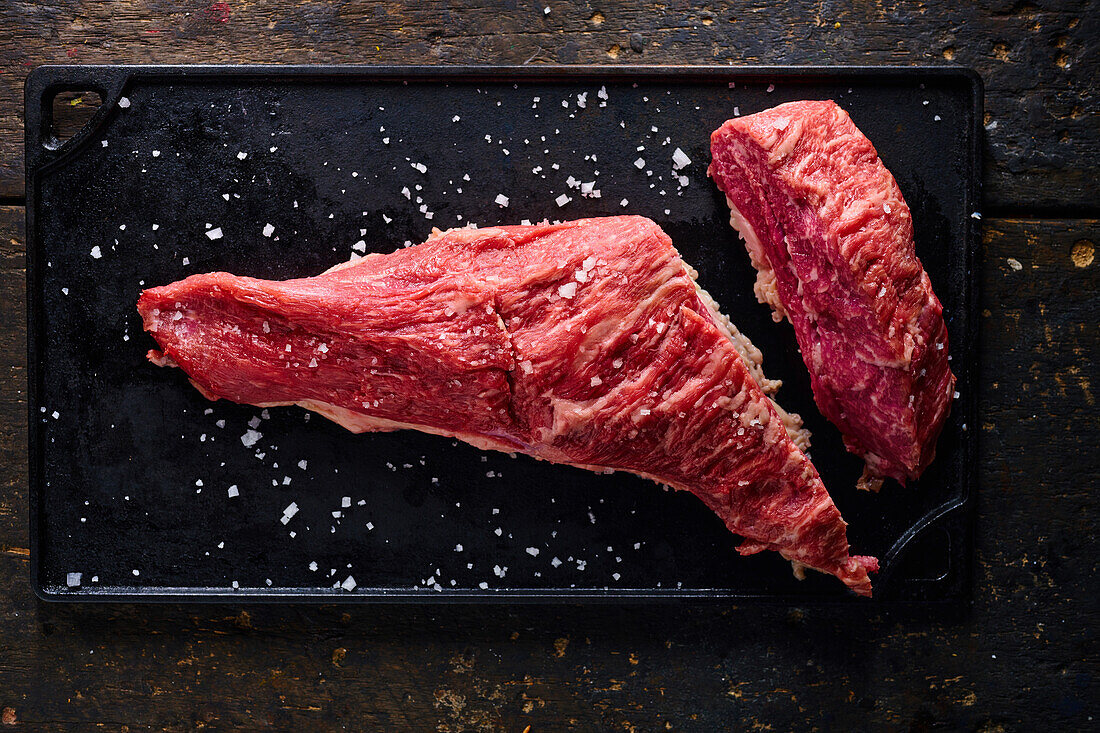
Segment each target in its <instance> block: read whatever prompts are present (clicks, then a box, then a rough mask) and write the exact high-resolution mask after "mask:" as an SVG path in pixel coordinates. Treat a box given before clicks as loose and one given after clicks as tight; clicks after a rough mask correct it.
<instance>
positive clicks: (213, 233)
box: [206, 227, 222, 240]
mask: <svg viewBox="0 0 1100 733" xmlns="http://www.w3.org/2000/svg"><path fill="white" fill-rule="evenodd" d="M206 236H207V237H208V238H209V239H211V240H215V239H221V238H222V228H221V227H214V228H213V229H211V230H209V231H208V232H206Z"/></svg>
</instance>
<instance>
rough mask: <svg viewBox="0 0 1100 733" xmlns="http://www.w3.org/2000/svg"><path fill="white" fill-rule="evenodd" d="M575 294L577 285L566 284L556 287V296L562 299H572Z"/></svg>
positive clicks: (572, 283)
mask: <svg viewBox="0 0 1100 733" xmlns="http://www.w3.org/2000/svg"><path fill="white" fill-rule="evenodd" d="M576 294H577V283H575V282H567V283H565V284H564V285H559V286H558V295H560V296H561V297H563V298H572V297H573V296H574V295H576Z"/></svg>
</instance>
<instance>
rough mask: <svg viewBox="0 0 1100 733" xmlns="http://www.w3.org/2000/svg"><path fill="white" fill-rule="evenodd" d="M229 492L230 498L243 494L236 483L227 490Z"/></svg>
mask: <svg viewBox="0 0 1100 733" xmlns="http://www.w3.org/2000/svg"><path fill="white" fill-rule="evenodd" d="M227 493H228V494H229V498H230V499H232V498H234V497H237V496H240V495H241V491H240V489H238V488H237V485H236V484H233V485H232V486H230V487H229V489H228V490H227Z"/></svg>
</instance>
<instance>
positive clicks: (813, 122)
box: [709, 101, 955, 489]
mask: <svg viewBox="0 0 1100 733" xmlns="http://www.w3.org/2000/svg"><path fill="white" fill-rule="evenodd" d="M711 154H712V162H711V164H710V170H709V172H710V175H711V177H712V178H713V179H714V180H715V182H716V183H717V184H718V188H720V189H721V190H722V192H723V193H724V194H725V195H726V200H727V201H728V202H729V205H730V210H731V212H732V216H731V219H730V223H731V224H732V225H733V226H734V227H735V228H736V229H737V230H738V231H739V232H740V233H741V236H742V237H743V238H744V240H745V244H746V246H747V248H748V251H749V256H750V258H751V260H752V264H753V265H754V266H755V267H756V269H757V270H758V271H759V273H758V277H757V282H756V294H757V297H758V298H759V300H760V301H761V302H762V303H767V304H769V305H770V306H771V307H772V308H773V309H774V315H775V319H776V320H777V321H778V320H782V318H783V317H786V318H787V319H788V320H790V322H791V324H792V325H793V326H794V330H795V335H796V337H797V339H798V345H799V348H800V349H801V351H802V358H803V360H804V361H805V363H806V367H807V368H808V369H809V370H810V378H811V384H812V386H813V392H814V398H815V399H816V401H817V404H818V407H819V408H820V409H821V412H822V413H823V414H824V415H825V417H827V418H828V419H829V420H831V421H832V422H833V423H834V424H836V425H837V427H839V428H840V430H841V432H842V433H843V434H844V440H845V444H846V445H847V447H848V449H849V450H850V451H852V452H853V453H855V454H857V455H859V456H861V457H862V458H863V459H864V461H866V470H865V471H864V476H863V479H862V480H861V485H863V486H865V487H868V488H876V489H877V488H878V486H879V485H880V484H881V481H882V477H885V476H889V477H893V478H895V479H897V480H898V481H901V482H903V483H904V482H905V481H906V480H908V479H914V478H916V477H918V476H919V475H920V474H921V472H922V471H923V470H924V469H925V468H926V467H927V466H928V464H929V463H930V462H931V461H932V458H933V456H934V455H935V448H936V439H937V438H938V437H939V434H940V431H941V430H942V429H943V424H944V421H945V419H946V417H947V413H948V411H949V410H950V407H951V400H952V394H953V392H954V388H955V377H954V376H953V375H952V374H951V369H950V367H949V365H948V361H947V329H946V326H945V325H944V320H943V307H942V306H941V305H940V301H939V299H937V298H936V294H935V293H933V292H932V283H931V281H930V280H929V279H928V274H927V273H926V272H925V271H924V268H923V267H922V266H921V263H920V260H919V259H917V256H916V253H915V250H914V245H913V221H912V217H911V216H910V213H909V207H908V206H906V204H905V200H904V199H903V198H902V195H901V190H900V189H899V188H898V186H897V183H896V182H895V181H894V177H893V176H892V175H890V172H889V171H888V170H887V169H886V166H884V165H883V164H882V161H881V160H879V157H878V154H877V153H876V151H875V148H874V146H873V145H872V144H871V142H870V141H869V140H868V139H867V138H866V137H865V136H864V135H863V133H861V132H860V131H859V129H857V128H856V126H855V124H854V123H853V122H852V120H851V118H850V117H849V116H848V113H847V112H845V111H844V110H843V109H841V108H840V107H839V106H838V105H836V104H835V103H833V102H830V101H824V102H791V103H788V104H782V105H779V106H778V107H775V108H773V109H769V110H766V111H764V112H760V113H759V114H754V115H749V116H746V117H739V118H735V119H732V120H729V121H728V122H726V123H725V124H723V125H722V126H721V127H720V128H718V129H717V130H716V131H715V132H714V134H713V135H712V136H711Z"/></svg>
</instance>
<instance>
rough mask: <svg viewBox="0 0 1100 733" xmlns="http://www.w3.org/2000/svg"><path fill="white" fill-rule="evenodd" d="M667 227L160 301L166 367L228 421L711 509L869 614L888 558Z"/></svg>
mask: <svg viewBox="0 0 1100 733" xmlns="http://www.w3.org/2000/svg"><path fill="white" fill-rule="evenodd" d="M694 274H695V273H694V271H693V270H691V268H690V267H688V266H687V265H686V264H685V263H684V262H683V261H682V260H681V259H680V256H679V254H678V253H677V252H676V250H675V249H674V248H673V246H672V242H671V241H670V240H669V238H668V236H666V235H665V233H664V232H663V231H661V229H660V228H659V227H658V226H657V225H656V224H654V223H653V222H652V221H649V220H648V219H644V218H641V217H635V216H621V217H611V218H605V219H588V220H581V221H574V222H567V223H564V224H558V225H539V226H509V227H492V228H486V229H454V230H450V231H447V232H436V233H434V234H433V236H432V237H431V238H430V239H429V240H428V241H427V242H425V243H423V244H421V245H418V246H415V247H410V248H407V249H402V250H398V251H396V252H394V253H392V254H386V255H369V256H367V257H364V258H362V259H359V260H356V261H353V262H349V263H346V264H344V265H340V266H338V267H336V268H333V269H332V270H329V271H327V272H325V273H323V274H320V275H318V276H316V277H310V278H304V279H299V280H288V281H284V282H273V281H265V280H256V279H252V278H247V277H238V276H235V275H230V274H226V273H209V274H204V275H194V276H191V277H188V278H187V279H185V280H181V281H179V282H176V283H172V284H170V285H165V286H163V287H157V288H152V289H150V290H146V291H145V292H144V293H143V294H142V296H141V299H140V300H139V301H138V310H139V311H140V312H141V315H142V318H143V319H144V323H145V329H146V330H147V331H149V333H151V334H152V335H153V337H154V338H155V339H156V340H157V342H158V343H159V345H160V350H159V351H150V352H149V358H150V359H151V360H152V361H154V362H155V363H157V364H161V365H172V366H179V367H180V368H182V369H183V370H184V371H185V372H186V373H187V374H188V376H189V377H190V378H191V381H192V382H193V383H194V385H195V386H196V387H197V388H198V389H199V390H200V391H201V392H202V393H203V394H204V395H206V396H207V397H209V398H211V399H217V398H224V399H228V400H232V401H234V402H240V403H247V404H252V405H257V406H274V405H290V404H297V405H301V406H303V407H305V408H307V409H310V410H314V411H316V412H319V413H321V414H322V415H325V416H326V417H329V418H331V419H332V420H334V421H336V422H338V423H339V424H341V425H343V426H345V427H347V428H348V429H349V430H352V431H355V432H364V431H385V430H396V429H401V428H412V429H415V430H421V431H425V432H428V433H435V434H438V435H444V436H453V437H456V438H459V439H461V440H463V441H466V442H467V443H470V444H472V445H475V446H478V447H480V448H485V449H493V450H500V451H517V452H521V453H525V454H527V455H530V456H534V457H536V458H540V459H544V460H547V461H552V462H555V463H564V464H570V465H573V466H579V467H582V468H586V469H590V470H594V471H606V470H609V469H613V470H622V471H629V472H631V473H635V474H638V475H640V476H643V477H646V478H649V479H652V480H654V481H657V482H661V483H664V484H668V485H669V486H672V487H674V488H677V489H683V490H687V491H691V492H692V493H693V494H695V495H696V496H698V497H699V498H700V499H701V500H702V501H703V502H704V503H705V504H706V505H707V506H708V507H710V509H712V510H713V511H714V512H715V513H716V514H717V515H718V516H719V517H721V519H722V521H723V522H724V523H725V524H726V526H727V527H729V529H730V530H731V531H733V532H735V533H737V534H739V535H742V536H743V537H744V538H745V542H744V544H742V545H741V547H740V548H739V552H741V553H742V554H750V553H754V552H759V551H761V550H765V549H767V550H775V551H778V552H779V553H781V554H782V555H783V556H784V557H786V558H787V559H789V560H791V561H792V562H793V563H794V564H795V568H796V570H799V569H800V568H801V567H802V566H808V567H811V568H816V569H818V570H821V571H824V572H826V573H832V574H833V575H835V576H837V577H838V578H840V579H841V580H842V581H843V582H844V583H846V584H847V585H848V586H849V587H851V588H852V589H853V590H855V591H856V592H857V593H861V594H864V595H870V592H871V583H870V580H869V579H868V575H867V573H868V570H873V569H875V568H876V567H877V563H876V561H875V559H874V558H870V557H858V556H851V555H849V552H848V541H847V537H846V532H845V526H846V525H845V523H844V521H843V520H842V519H841V517H840V513H839V511H838V510H837V508H836V506H835V505H834V504H833V501H832V500H831V499H830V497H829V494H828V493H827V491H826V490H825V486H824V485H823V484H822V482H821V478H820V477H819V476H818V473H817V471H816V470H815V469H814V467H813V465H812V464H811V463H810V461H809V459H808V458H807V457H806V455H805V454H804V453H803V452H802V450H800V448H799V445H798V444H797V443H799V442H802V441H803V440H804V438H805V436H804V434H803V433H802V432H801V431H800V429H799V428H800V421H799V420H798V419H797V416H790V415H787V414H786V413H784V412H782V410H780V409H779V408H778V407H777V406H776V405H775V404H774V403H773V402H772V400H771V399H770V398H769V397H768V395H767V394H766V393H765V391H764V390H765V389H767V390H768V391H769V392H770V391H772V390H774V388H775V387H776V386H777V384H776V383H773V382H769V381H768V380H766V379H765V378H764V377H763V374H762V373H761V372H760V367H759V352H757V351H756V350H755V349H754V348H753V346H752V344H751V343H749V342H748V340H747V339H745V338H744V337H743V336H741V335H740V334H739V333H737V331H736V329H734V328H733V326H732V324H730V322H729V321H728V319H726V318H725V317H724V316H721V315H720V314H719V313H718V311H717V309H716V307H715V306H714V304H713V301H712V300H711V299H710V298H709V296H707V295H706V294H705V293H704V292H702V291H701V290H699V289H698V288H697V286H696V284H695V280H694Z"/></svg>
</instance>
